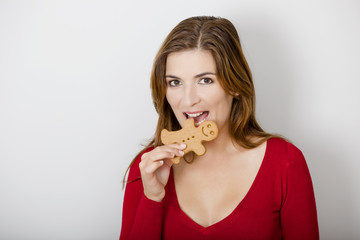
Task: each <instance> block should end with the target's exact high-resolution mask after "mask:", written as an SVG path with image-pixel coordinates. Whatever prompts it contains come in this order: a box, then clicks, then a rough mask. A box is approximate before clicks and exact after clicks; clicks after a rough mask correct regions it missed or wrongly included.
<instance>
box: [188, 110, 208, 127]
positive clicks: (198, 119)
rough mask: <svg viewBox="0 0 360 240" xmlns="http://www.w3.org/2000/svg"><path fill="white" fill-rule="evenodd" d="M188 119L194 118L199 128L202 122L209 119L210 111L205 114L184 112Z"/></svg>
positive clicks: (204, 112)
mask: <svg viewBox="0 0 360 240" xmlns="http://www.w3.org/2000/svg"><path fill="white" fill-rule="evenodd" d="M184 115H185V117H186V119H189V118H193V119H194V121H195V126H199V125H200V124H201V123H202V122H205V121H206V120H208V119H209V111H203V112H184Z"/></svg>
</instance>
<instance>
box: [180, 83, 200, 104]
mask: <svg viewBox="0 0 360 240" xmlns="http://www.w3.org/2000/svg"><path fill="white" fill-rule="evenodd" d="M199 102H200V96H199V93H198V91H197V89H196V86H192V85H191V86H186V87H185V88H184V95H183V103H184V104H185V105H186V106H188V107H191V106H194V105H196V104H197V103H199Z"/></svg>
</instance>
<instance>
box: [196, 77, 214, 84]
mask: <svg viewBox="0 0 360 240" xmlns="http://www.w3.org/2000/svg"><path fill="white" fill-rule="evenodd" d="M213 82H214V81H213V80H212V79H210V78H202V79H201V80H200V82H199V83H201V84H211V83H213Z"/></svg>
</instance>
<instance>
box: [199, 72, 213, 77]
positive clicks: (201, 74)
mask: <svg viewBox="0 0 360 240" xmlns="http://www.w3.org/2000/svg"><path fill="white" fill-rule="evenodd" d="M205 75H216V74H215V73H212V72H204V73H200V74H197V75H196V76H195V78H199V77H203V76H205Z"/></svg>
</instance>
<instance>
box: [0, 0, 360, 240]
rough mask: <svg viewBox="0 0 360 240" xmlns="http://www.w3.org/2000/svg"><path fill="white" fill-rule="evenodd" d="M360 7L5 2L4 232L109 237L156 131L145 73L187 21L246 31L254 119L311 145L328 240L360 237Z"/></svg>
mask: <svg viewBox="0 0 360 240" xmlns="http://www.w3.org/2000/svg"><path fill="white" fill-rule="evenodd" d="M359 13H360V3H359V1H355V0H354V1H350V0H338V1H319V0H302V1H291V0H277V1H267V0H263V1H256V0H251V1H250V0H249V1H226V0H222V1H219V0H216V1H211V0H200V1H145V0H144V1H131V2H130V1H129V2H125V1H100V0H99V1H76V0H75V1H31V0H30V1H14V0H11V1H10V0H9V1H4V0H1V1H0V34H1V35H0V239H4V240H18V239H36V240H42V239H44V240H45V239H46V240H49V239H50V240H53V239H54V240H56V239H59V240H70V239H71V240H72V239H73V240H82V239H87V240H91V239H93V240H100V239H101V240H106V239H109V240H111V239H117V238H118V237H119V233H120V226H121V213H122V199H123V190H122V188H121V181H122V177H123V175H124V172H125V169H126V168H127V166H128V164H129V162H130V161H131V159H132V158H133V157H134V156H135V154H136V153H137V151H139V150H140V149H141V144H146V143H147V141H148V139H150V138H151V137H152V136H153V133H154V128H155V125H156V120H157V115H156V112H155V110H154V108H153V106H152V100H151V95H150V88H149V76H150V71H151V67H152V61H153V58H154V56H155V54H156V52H157V50H158V49H159V47H160V44H161V43H162V41H163V40H164V38H165V36H166V35H167V33H168V32H169V31H170V30H171V29H172V28H173V27H174V26H175V25H176V24H177V23H178V22H179V21H181V20H183V19H184V18H187V17H190V16H194V15H214V16H222V17H226V18H228V19H229V20H231V21H232V22H233V23H234V25H235V26H236V27H237V29H238V32H239V35H240V38H241V41H242V44H243V48H244V51H245V54H246V57H247V59H248V61H249V64H250V66H251V69H252V71H253V74H254V81H255V85H256V91H257V117H258V120H259V122H260V123H261V125H262V126H263V128H264V129H265V130H267V131H269V132H274V133H280V134H283V135H284V136H286V137H288V138H289V139H290V140H291V141H292V142H293V143H294V144H295V145H296V146H298V147H299V148H300V149H301V150H302V151H303V153H304V155H305V157H306V159H307V163H308V166H309V168H310V172H311V175H312V179H313V184H314V188H315V194H316V201H317V208H318V218H319V226H320V233H321V237H322V239H359V238H360V228H359V222H360V206H359V203H360V192H359V183H360V174H359V173H360V170H359V169H360V161H359V160H360V153H359V148H360V144H359V138H358V136H359V135H360V127H359V123H360V113H359V108H360V107H359V103H360V97H359V90H360V83H359V81H360V46H359V45H360V44H359V43H360V32H359V31H360V14H359Z"/></svg>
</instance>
